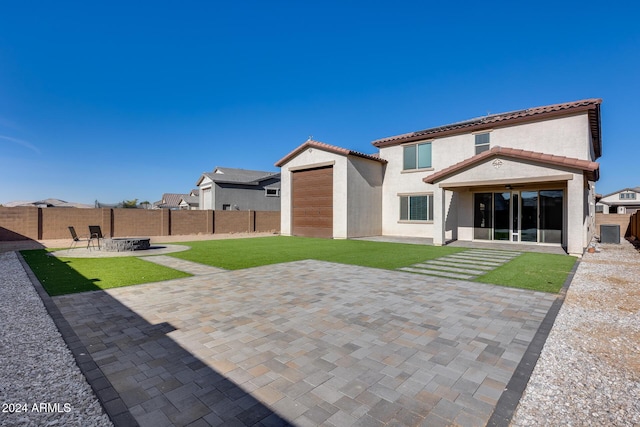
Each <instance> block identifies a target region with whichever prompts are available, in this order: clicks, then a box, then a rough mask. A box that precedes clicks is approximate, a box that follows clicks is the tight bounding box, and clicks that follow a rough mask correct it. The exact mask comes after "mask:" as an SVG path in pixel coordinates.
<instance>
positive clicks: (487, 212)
mask: <svg viewBox="0 0 640 427" xmlns="http://www.w3.org/2000/svg"><path fill="white" fill-rule="evenodd" d="M598 175H599V165H598V163H596V162H591V161H585V160H580V159H574V158H567V157H561V156H552V155H548V154H543V153H536V152H532V151H526V150H515V149H509V148H502V147H494V148H492V149H491V150H488V151H485V152H484V153H481V154H478V155H476V156H474V157H471V158H469V159H467V160H465V161H462V162H460V163H458V164H455V165H452V166H451V167H448V168H446V169H443V170H442V171H440V172H437V173H434V174H432V175H429V176H427V177H425V178H424V179H423V181H424V182H425V183H427V184H432V185H433V186H434V207H435V209H434V227H433V230H434V235H433V239H434V244H435V245H442V244H445V243H446V242H450V241H453V240H463V241H479V240H482V241H487V240H489V241H504V242H505V243H533V244H555V245H561V246H562V247H564V248H566V250H567V252H569V253H571V254H582V252H583V249H584V247H586V245H587V244H588V239H589V236H588V231H589V221H588V219H589V218H588V216H589V206H588V205H589V200H590V195H591V190H592V186H591V183H592V182H593V181H595V180H597V179H598Z"/></svg>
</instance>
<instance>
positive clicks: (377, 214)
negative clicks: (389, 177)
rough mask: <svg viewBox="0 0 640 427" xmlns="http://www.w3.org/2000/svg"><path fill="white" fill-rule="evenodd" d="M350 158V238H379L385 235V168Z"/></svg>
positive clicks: (348, 207) (348, 232)
mask: <svg viewBox="0 0 640 427" xmlns="http://www.w3.org/2000/svg"><path fill="white" fill-rule="evenodd" d="M348 159H349V162H348V166H347V167H348V170H347V176H348V180H347V185H348V200H347V203H348V206H347V211H348V212H347V218H348V220H347V227H348V231H347V234H348V237H365V236H379V235H380V234H382V181H383V178H384V168H385V166H384V165H383V164H382V163H380V162H377V161H373V160H367V159H364V158H361V157H356V156H349V157H348Z"/></svg>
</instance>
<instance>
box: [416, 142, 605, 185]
mask: <svg viewBox="0 0 640 427" xmlns="http://www.w3.org/2000/svg"><path fill="white" fill-rule="evenodd" d="M497 156H500V157H507V158H512V159H516V160H526V161H533V162H537V163H544V164H547V165H553V166H560V167H564V168H567V169H581V170H583V171H585V172H586V173H587V176H588V177H589V179H590V180H592V181H597V180H598V178H599V175H600V165H599V164H598V163H597V162H591V161H589V160H581V159H575V158H572V157H564V156H554V155H552V154H544V153H537V152H535V151H527V150H520V149H515V148H505V147H493V148H492V149H490V150H487V151H485V152H483V153H480V154H477V155H475V156H473V157H470V158H468V159H466V160H463V161H461V162H459V163H456V164H455V165H451V166H449V167H448V168H445V169H442V170H441V171H439V172H436V173H433V174H431V175H429V176H427V177H426V178H424V179H423V181H424V182H426V183H427V184H433V183H435V182H437V181H441V180H443V179H445V178H446V177H448V176H450V175H454V174H456V173H458V172H460V171H461V170H463V169H466V168H468V167H471V166H473V165H476V164H478V163H480V162H483V161H485V160H487V159H489V158H491V157H497Z"/></svg>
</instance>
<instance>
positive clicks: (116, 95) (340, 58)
mask: <svg viewBox="0 0 640 427" xmlns="http://www.w3.org/2000/svg"><path fill="white" fill-rule="evenodd" d="M2 3H3V4H2V13H1V14H0V203H6V202H9V201H13V200H37V199H42V198H47V197H56V198H61V199H63V200H67V201H74V202H84V203H93V201H94V200H96V199H97V200H99V201H101V202H105V203H115V202H118V201H121V200H130V199H134V198H137V199H138V200H139V201H143V200H148V201H151V202H153V201H155V200H159V199H160V198H161V196H162V193H165V192H166V193H187V192H188V191H189V190H190V189H192V188H194V186H195V183H196V181H197V180H198V178H199V177H200V174H201V173H202V172H205V171H211V170H213V169H214V167H216V166H226V167H239V168H246V169H259V170H277V169H276V168H275V166H274V163H275V162H276V161H278V160H279V159H280V158H282V157H283V156H284V155H286V154H287V153H288V152H289V151H291V150H292V149H294V148H295V147H297V146H298V145H299V144H301V143H302V142H304V141H305V140H306V139H307V138H308V137H309V136H310V135H312V136H313V138H314V139H316V140H320V141H323V142H326V143H328V144H334V145H339V146H343V147H347V148H350V149H354V150H358V151H363V152H366V153H372V152H375V148H374V147H373V146H372V145H371V141H372V140H374V139H378V138H382V137H385V136H390V135H395V134H400V133H405V132H411V131H416V130H420V129H424V128H429V127H433V126H438V125H444V124H449V123H452V122H456V121H460V120H465V119H469V118H473V117H478V116H481V115H485V114H487V113H499V112H506V111H511V110H517V109H522V108H528V107H535V106H541V105H548V104H555V103H560V102H568V101H575V100H579V99H585V98H602V99H603V104H602V134H603V135H602V136H603V156H602V157H601V158H600V159H599V161H600V165H601V168H600V169H601V179H600V181H599V182H598V183H597V187H596V189H597V191H598V192H599V193H602V194H607V193H610V192H613V191H616V190H618V189H621V188H624V187H633V186H640V167H638V158H639V154H640V149H639V148H638V145H639V144H638V143H639V140H638V136H637V131H635V130H634V129H635V128H636V127H637V123H638V121H639V119H638V117H640V108H639V107H638V106H639V105H640V104H639V102H638V100H639V99H640V25H638V17H640V6H639V5H638V4H637V2H631V1H624V2H601V1H599V2H595V1H581V2H572V1H569V2H557V1H554V2H547V1H538V2H511V1H510V2H476V1H474V2H428V1H395V2H382V1H376V0H371V1H366V2H365V1H349V0H343V1H329V0H327V1H269V2H266V1H257V0H256V1H251V0H247V1H237V2H220V1H183V2H177V1H127V2H123V1H109V2H100V1H98V2H66V1H59V2H48V1H47V2H45V1H28V0H25V1H15V2H9V1H4V2H2ZM532 148H533V147H532Z"/></svg>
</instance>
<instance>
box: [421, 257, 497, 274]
mask: <svg viewBox="0 0 640 427" xmlns="http://www.w3.org/2000/svg"><path fill="white" fill-rule="evenodd" d="M423 264H437V265H443V266H446V267H456V268H470V269H473V270H484V271H491V270H493V269H494V268H495V267H494V266H492V265H480V264H473V263H467V262H460V261H450V260H446V259H444V258H438V259H432V260H431V261H425V262H424V263H423Z"/></svg>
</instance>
